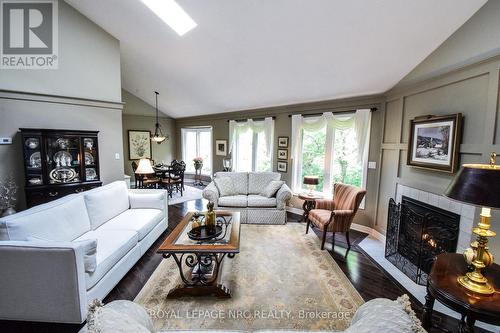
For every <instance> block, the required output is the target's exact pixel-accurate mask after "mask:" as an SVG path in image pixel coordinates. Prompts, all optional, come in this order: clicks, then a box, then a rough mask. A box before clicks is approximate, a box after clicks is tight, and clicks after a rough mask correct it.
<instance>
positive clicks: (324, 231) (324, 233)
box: [321, 228, 326, 250]
mask: <svg viewBox="0 0 500 333" xmlns="http://www.w3.org/2000/svg"><path fill="white" fill-rule="evenodd" d="M325 241H326V228H325V230H323V240H321V249H322V250H324V249H325Z"/></svg>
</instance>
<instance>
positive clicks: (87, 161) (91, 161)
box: [85, 151, 94, 165]
mask: <svg viewBox="0 0 500 333" xmlns="http://www.w3.org/2000/svg"><path fill="white" fill-rule="evenodd" d="M91 164H94V156H93V155H92V154H91V153H89V152H87V151H86V152H85V165H91Z"/></svg>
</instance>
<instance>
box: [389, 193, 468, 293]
mask: <svg viewBox="0 0 500 333" xmlns="http://www.w3.org/2000/svg"><path fill="white" fill-rule="evenodd" d="M459 230H460V215H457V214H454V213H452V212H449V211H446V210H443V209H441V208H438V207H434V206H431V205H428V204H426V203H423V202H421V201H418V200H415V199H412V198H409V197H406V196H403V197H402V199H401V203H399V204H396V202H395V201H394V200H393V199H390V201H389V214H388V217H387V234H386V244H385V257H386V258H387V260H389V261H390V262H391V263H392V264H394V265H395V266H396V267H397V268H399V270H401V271H402V272H403V273H405V274H406V275H407V276H408V277H409V278H410V279H412V280H413V281H415V282H416V283H418V284H420V285H426V284H427V274H429V272H430V270H431V267H432V263H433V262H434V258H435V257H436V256H437V255H438V254H440V253H442V252H456V250H457V241H458V234H459Z"/></svg>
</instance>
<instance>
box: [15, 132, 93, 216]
mask: <svg viewBox="0 0 500 333" xmlns="http://www.w3.org/2000/svg"><path fill="white" fill-rule="evenodd" d="M19 130H20V132H21V143H22V145H23V152H24V172H25V179H26V181H25V193H26V204H27V205H28V207H33V206H36V205H39V204H42V203H45V202H49V201H52V200H55V199H58V198H61V197H63V196H65V195H68V194H71V193H79V192H83V191H86V190H90V189H92V188H94V187H98V186H101V185H102V182H101V181H100V172H99V145H98V139H97V134H98V132H97V131H77V130H55V129H33V128H21V129H19Z"/></svg>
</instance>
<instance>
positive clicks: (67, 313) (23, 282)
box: [0, 181, 168, 323]
mask: <svg viewBox="0 0 500 333" xmlns="http://www.w3.org/2000/svg"><path fill="white" fill-rule="evenodd" d="M167 216H168V214H167V198H166V195H165V192H164V191H153V192H151V190H148V191H147V192H137V191H134V192H132V191H130V190H128V189H127V187H126V184H125V182H124V181H117V182H114V183H111V184H108V185H106V186H103V187H100V188H96V189H93V190H90V191H87V192H83V193H79V194H72V195H68V196H66V197H64V198H61V199H58V200H56V201H53V202H50V203H47V204H43V205H40V206H36V207H33V208H31V209H28V210H26V211H23V212H20V213H17V214H14V215H11V216H8V217H5V218H1V219H0V267H1V268H0V269H1V270H2V274H1V280H0V319H6V320H23V321H42V322H63V323H82V322H83V321H84V320H85V318H86V315H87V305H88V304H89V303H90V302H91V301H92V300H94V299H96V298H97V299H103V298H104V297H105V296H106V295H107V294H108V293H109V292H110V291H111V290H112V289H113V287H114V286H115V285H116V284H117V283H118V282H119V281H120V280H121V279H122V277H123V276H124V275H125V274H126V273H127V272H128V271H129V270H130V268H132V266H133V265H134V264H135V263H136V262H137V260H139V258H141V256H142V255H143V254H144V253H145V252H146V251H147V250H148V248H149V247H150V246H151V245H152V244H153V242H154V241H155V240H156V239H157V238H158V237H159V236H160V235H161V234H162V233H163V232H164V231H165V230H166V229H167V226H168V223H167ZM85 240H87V241H85ZM89 240H90V241H89ZM94 240H97V250H96V251H94V253H93V256H89V255H88V254H89V253H88V251H86V250H85V248H84V246H83V244H85V243H89V242H91V243H93V244H95V242H94ZM94 250H95V248H94ZM89 258H90V259H91V260H90V262H92V263H93V264H94V266H93V267H91V268H87V267H89V266H87V260H88V259H89ZM92 260H93V261H92Z"/></svg>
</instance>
